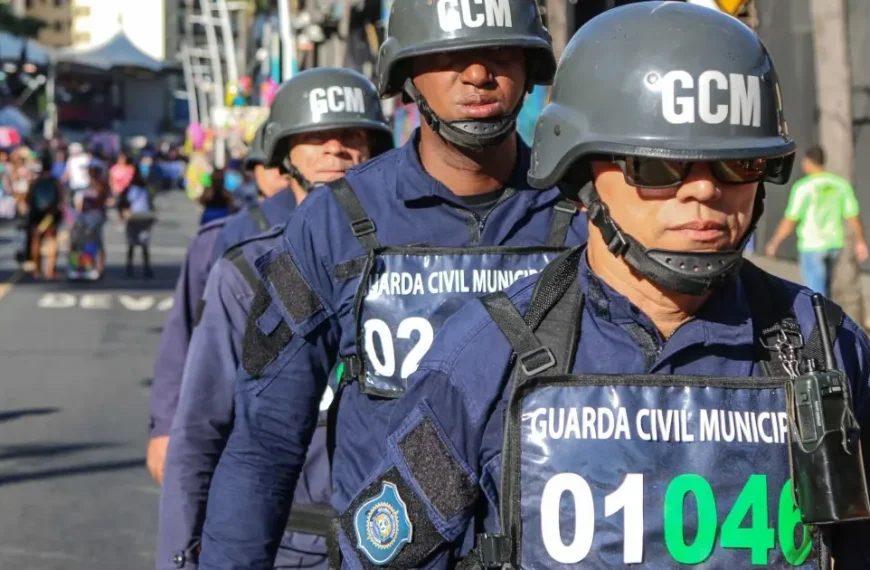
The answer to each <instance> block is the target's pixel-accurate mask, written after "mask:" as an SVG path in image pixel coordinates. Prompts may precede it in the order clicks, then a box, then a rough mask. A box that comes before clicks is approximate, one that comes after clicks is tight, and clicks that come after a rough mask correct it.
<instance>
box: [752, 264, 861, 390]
mask: <svg viewBox="0 0 870 570" xmlns="http://www.w3.org/2000/svg"><path fill="white" fill-rule="evenodd" d="M741 278H742V279H743V280H744V284H745V285H746V286H745V287H744V289H745V291H746V293H747V298H748V301H749V307H750V310H751V312H752V321H753V323H754V328H755V337H756V340H755V353H756V359H757V361H758V363H759V364H761V367H762V369H763V370H764V372H765V374H766V375H767V376H789V371H788V370H786V369H785V367H784V365H783V363H782V361H781V359H780V358H779V357H778V356H774V355H773V354H771V349H770V347H771V346H776V343H777V342H780V341H786V342H790V343H791V344H792V345H794V348H795V349H796V353H797V356H798V361H800V362H801V363H805V362H806V361H807V360H809V359H812V360H815V362H816V365H817V368H816V369H817V370H818V369H820V368H821V366H822V364H823V363H824V362H825V357H824V347H823V346H822V338H821V332H820V331H819V323H814V325H813V328H812V331H811V332H810V336H809V338H808V339H806V342H804V339H803V335H802V334H801V329H800V323H798V320H797V316H796V315H795V313H794V309H793V307H792V304H793V299H792V295H790V294H789V291H788V289H787V288H786V287H785V286H783V284H782V282H781V281H780V280H779V279H777V278H776V277H774V276H772V275H770V274H769V273H767V272H765V271H763V270H761V269H760V268H758V267H757V266H756V265H755V264H753V263H751V262H749V261H746V260H744V262H743V267H742V270H741ZM824 307H825V314H826V316H827V318H828V334H829V335H830V337H831V338H832V339H836V338H837V332H838V330H839V327H840V325H841V324H842V322H843V317H844V314H843V309H841V308H840V306H839V305H837V304H836V303H834V302H832V301H830V300H828V299H825V301H824ZM800 371H801V372H805V371H806V367H805V366H804V367H803V368H802V369H801V370H800Z"/></svg>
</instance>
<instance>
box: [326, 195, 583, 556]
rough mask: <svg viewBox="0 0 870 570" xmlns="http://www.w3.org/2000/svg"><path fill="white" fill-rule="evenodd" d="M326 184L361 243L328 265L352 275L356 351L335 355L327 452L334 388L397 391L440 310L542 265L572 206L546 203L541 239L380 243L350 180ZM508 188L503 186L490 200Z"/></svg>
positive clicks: (334, 538) (333, 538)
mask: <svg viewBox="0 0 870 570" xmlns="http://www.w3.org/2000/svg"><path fill="white" fill-rule="evenodd" d="M328 186H329V188H330V190H331V191H332V193H333V195H334V196H335V198H336V200H337V201H338V203H339V205H340V206H341V208H342V210H344V213H345V214H346V215H347V217H348V219H349V220H350V228H351V232H352V233H353V235H354V237H356V239H357V240H358V241H359V243H360V245H362V247H363V249H364V250H365V251H366V255H365V257H363V258H359V259H354V260H350V261H349V262H345V263H343V264H341V265H340V266H339V267H337V268H336V270H335V273H336V277H337V278H339V279H347V278H350V277H354V276H357V275H359V276H360V285H359V289H358V290H357V295H356V299H355V318H356V323H357V342H356V352H355V353H354V354H349V355H342V357H341V361H342V363H343V364H344V371H343V375H342V379H341V381H340V383H339V386H338V393H337V394H336V397H335V402H334V403H333V405H332V407H331V408H330V410H329V416H330V417H329V421H328V424H329V426H330V427H329V428H328V429H327V447H328V449H329V453H330V457H331V454H332V451H333V450H334V448H335V430H334V426H335V425H336V422H337V418H338V409H339V405H340V402H341V392H342V390H344V388H345V387H346V386H347V385H348V384H349V383H350V382H353V381H356V382H359V384H360V390H361V391H362V392H363V393H364V394H368V395H370V396H375V397H381V398H392V399H395V398H400V397H401V396H402V394H404V392H405V388H406V387H407V380H408V377H409V376H410V375H411V374H413V373H414V372H415V371H416V370H417V366H418V365H419V363H420V360H421V359H422V358H423V356H425V354H426V352H427V351H428V350H429V347H430V346H431V344H432V340H433V339H434V337H435V335H436V334H437V332H438V330H439V329H440V328H441V326H442V325H443V324H444V322H445V321H446V320H447V318H449V317H450V316H451V315H453V314H454V313H455V312H456V311H458V310H459V309H460V308H461V307H462V305H464V304H465V303H466V302H468V301H469V300H471V299H472V298H477V297H481V296H483V295H485V294H487V293H490V292H492V291H497V290H501V289H504V288H506V287H508V286H510V285H511V284H513V282H514V281H516V280H517V279H520V278H522V277H525V276H528V275H531V274H533V273H538V272H539V271H542V270H543V269H544V267H546V266H547V264H548V263H549V262H550V261H552V260H554V259H556V257H558V255H559V254H561V253H563V252H564V251H565V250H566V247H565V239H566V238H567V236H568V231H569V230H570V227H571V222H572V220H573V218H574V216H575V215H577V207H576V206H575V205H574V204H573V203H571V202H569V201H567V200H563V201H560V202H558V203H557V204H556V205H555V206H554V207H553V209H554V212H553V218H552V222H551V225H550V231H549V235H548V238H547V242H546V245H544V246H531V247H516V246H467V247H435V246H428V245H410V246H384V245H381V243H380V242H379V241H378V239H377V236H376V232H377V227H376V225H375V223H374V221H373V220H372V219H371V218H370V217H369V216H368V214H367V213H366V211H365V210H364V209H363V207H362V204H360V202H359V199H358V198H357V197H356V195H355V194H354V192H353V188H351V186H350V184H348V183H347V181H345V180H344V179H341V180H337V181H335V182H332V183H330V184H328ZM514 194H515V191H513V190H511V189H508V190H507V191H506V192H505V194H504V195H503V196H502V198H501V199H500V200H499V202H498V203H497V204H496V205H495V206H493V208H495V207H497V206H498V204H500V203H501V202H503V201H504V200H506V199H508V198H510V197H511V196H513V195H514ZM338 533H339V530H338V519H337V518H336V519H334V520H333V523H332V528H331V530H330V533H329V535H328V537H327V540H328V547H327V548H328V553H329V556H330V562H331V567H333V568H338V567H340V565H341V562H340V560H341V554H340V550H339V547H338Z"/></svg>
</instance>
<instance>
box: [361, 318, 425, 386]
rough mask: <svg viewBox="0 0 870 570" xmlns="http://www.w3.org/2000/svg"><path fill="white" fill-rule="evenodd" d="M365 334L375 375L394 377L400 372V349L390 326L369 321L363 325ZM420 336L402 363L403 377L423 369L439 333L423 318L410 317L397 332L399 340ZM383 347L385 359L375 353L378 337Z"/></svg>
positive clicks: (378, 320)
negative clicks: (425, 359) (422, 361)
mask: <svg viewBox="0 0 870 570" xmlns="http://www.w3.org/2000/svg"><path fill="white" fill-rule="evenodd" d="M363 330H364V332H365V349H366V356H367V357H368V361H369V363H370V364H371V366H372V368H373V369H374V372H375V374H377V375H378V376H382V377H390V376H393V375H394V374H395V373H396V349H395V346H394V344H393V333H392V332H390V326H389V325H388V324H387V323H385V322H384V321H382V320H380V319H369V320H367V321H366V322H365V324H363ZM414 332H416V333H417V335H418V336H417V344H415V345H414V347H413V348H411V350H409V351H408V355H407V356H405V360H403V361H402V369H401V371H400V376H401V377H402V378H407V377H408V376H410V375H411V374H413V373H414V372H416V371H417V367H418V366H420V360H422V358H423V356H425V355H426V352H428V351H429V348H430V347H431V346H432V339H434V338H435V331H434V329H433V328H432V324H431V323H430V322H429V321H427V320H426V319H424V318H423V317H409V318H407V319H405V320H403V321H402V322H401V323H399V327H398V329H397V330H396V337H397V338H399V339H410V338H411V335H412V334H413V333H414ZM376 336H377V337H378V341H379V343H380V345H381V350H382V352H383V356H384V357H383V359H381V358H380V356H379V355H378V354H377V351H376V350H375V337H376Z"/></svg>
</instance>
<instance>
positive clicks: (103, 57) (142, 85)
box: [53, 32, 177, 136]
mask: <svg viewBox="0 0 870 570" xmlns="http://www.w3.org/2000/svg"><path fill="white" fill-rule="evenodd" d="M53 57H54V61H55V62H56V63H57V65H58V66H59V68H63V67H67V66H76V65H80V66H85V67H89V68H92V69H99V70H102V71H104V72H109V73H111V74H112V76H113V77H114V78H115V82H116V85H117V88H118V89H117V91H116V92H115V93H116V95H115V97H117V99H116V101H117V103H118V104H120V106H121V107H122V108H123V116H124V118H123V120H121V122H120V124H118V125H117V130H118V132H120V133H122V134H124V135H128V136H129V135H146V136H152V135H154V134H155V133H156V132H158V128H159V125H160V123H161V121H163V119H164V118H165V117H166V116H167V109H168V98H167V93H169V86H168V83H167V81H168V79H167V78H166V77H163V74H162V73H161V72H163V71H170V70H174V69H176V68H177V66H175V65H174V64H172V63H170V62H162V61H159V60H156V59H154V58H153V57H151V56H150V55H148V54H146V53H145V52H143V51H142V50H140V49H139V48H138V47H136V45H135V44H134V43H133V42H132V41H131V40H130V38H129V37H127V35H126V34H124V32H118V33H117V34H115V35H114V36H112V37H111V38H109V40H107V41H106V42H104V43H102V44H99V45H96V46H94V47H91V48H87V49H72V48H66V49H61V50H57V51H55V52H54V54H53Z"/></svg>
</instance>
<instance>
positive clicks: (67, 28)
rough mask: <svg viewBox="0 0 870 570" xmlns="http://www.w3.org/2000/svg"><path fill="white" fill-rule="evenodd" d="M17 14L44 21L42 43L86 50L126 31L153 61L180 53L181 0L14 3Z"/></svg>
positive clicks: (34, 0) (20, 0)
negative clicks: (179, 24)
mask: <svg viewBox="0 0 870 570" xmlns="http://www.w3.org/2000/svg"><path fill="white" fill-rule="evenodd" d="M11 3H12V7H13V9H14V10H15V12H16V13H17V14H19V15H23V16H32V17H35V18H39V19H41V20H44V21H45V22H46V23H47V24H48V26H46V27H45V28H44V29H43V30H42V31H41V32H40V34H39V38H38V40H39V42H40V43H43V44H45V45H47V46H50V47H54V48H59V47H75V48H80V49H86V48H90V47H94V46H97V45H100V44H102V43H105V42H106V41H108V40H109V39H110V38H111V37H112V36H114V35H115V34H117V33H118V32H121V31H123V32H124V33H125V34H126V35H127V36H128V37H129V38H130V39H131V41H133V43H135V44H136V46H137V47H138V48H139V49H141V50H142V51H143V52H145V53H147V54H148V55H150V56H151V57H153V58H154V59H157V60H160V61H164V60H175V59H176V56H177V54H178V41H179V34H178V15H179V4H180V2H179V0H147V1H136V2H133V1H130V0H127V1H124V0H12V2H11Z"/></svg>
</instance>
